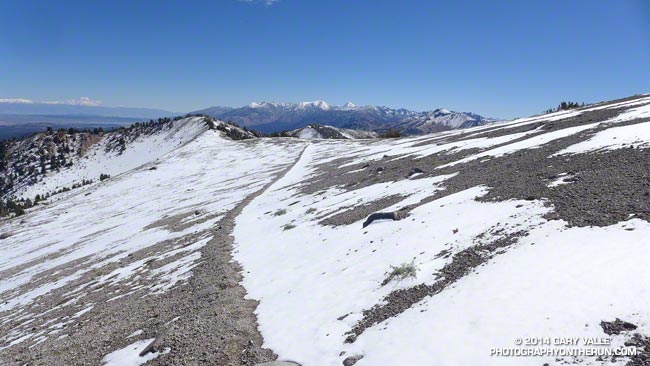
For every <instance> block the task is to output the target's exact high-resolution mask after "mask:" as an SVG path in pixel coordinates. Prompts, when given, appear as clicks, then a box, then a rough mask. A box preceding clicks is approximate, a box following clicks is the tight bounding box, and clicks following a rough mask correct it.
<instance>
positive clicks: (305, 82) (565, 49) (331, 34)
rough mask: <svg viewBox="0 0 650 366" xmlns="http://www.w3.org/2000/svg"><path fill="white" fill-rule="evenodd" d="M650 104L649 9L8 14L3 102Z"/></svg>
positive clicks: (164, 4) (442, 5) (117, 4)
mask: <svg viewBox="0 0 650 366" xmlns="http://www.w3.org/2000/svg"><path fill="white" fill-rule="evenodd" d="M648 92H650V1H642V0H639V1H632V0H627V1H621V0H616V1H602V0H599V1H577V0H572V1H566V0H564V1H549V0H540V1H451V0H450V1H447V2H436V1H424V0H422V1H415V0H414V1H409V0H404V1H397V0H395V1H388V0H341V1H335V0H320V1H315V0H313V1H312V0H279V1H276V2H274V3H273V4H272V5H268V4H266V3H265V2H264V1H263V0H259V1H256V0H252V1H240V0H216V1H208V0H205V1H153V0H151V1H145V0H137V1H119V0H111V1H99V0H97V1H96V0H93V1H87V0H84V1H26V0H0V98H28V99H33V100H38V101H46V100H66V99H72V98H79V97H81V96H88V97H91V98H93V99H98V100H101V101H103V104H104V105H112V106H115V105H123V106H139V107H155V108H163V109H167V110H172V111H179V112H186V111H190V110H195V109H199V108H203V107H207V106H211V105H230V106H240V105H244V104H246V103H249V102H251V101H262V100H267V101H271V100H272V101H288V102H297V101H302V100H326V101H328V102H329V103H331V104H342V103H344V102H345V101H347V100H350V101H352V102H354V103H356V104H379V105H387V106H392V107H406V108H411V109H415V110H429V109H434V108H437V107H445V108H448V109H453V110H460V111H474V112H477V113H480V114H483V115H487V116H495V117H514V116H522V115H529V114H532V113H538V112H540V111H541V110H543V109H545V108H547V107H550V106H554V105H556V104H557V103H558V102H559V101H561V100H563V99H573V100H577V101H586V102H591V101H599V100H605V99H611V98H616V97H624V96H627V95H631V94H635V93H648Z"/></svg>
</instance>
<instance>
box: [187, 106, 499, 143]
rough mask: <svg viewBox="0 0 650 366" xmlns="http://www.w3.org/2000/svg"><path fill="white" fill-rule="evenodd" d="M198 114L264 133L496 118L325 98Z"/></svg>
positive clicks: (425, 126)
mask: <svg viewBox="0 0 650 366" xmlns="http://www.w3.org/2000/svg"><path fill="white" fill-rule="evenodd" d="M195 113H201V114H207V115H210V116H213V117H216V118H220V119H223V120H231V121H233V122H236V123H238V124H240V125H243V126H247V127H250V128H254V129H257V130H260V131H262V132H277V131H281V130H293V129H297V128H302V127H305V126H307V125H309V124H312V123H317V124H320V125H328V126H332V127H337V128H346V129H355V130H367V131H379V132H381V131H386V130H387V129H389V128H394V129H398V130H400V131H401V132H402V133H405V134H412V135H417V134H423V133H429V132H434V131H444V130H450V129H455V128H465V127H471V126H478V125H481V124H485V123H488V122H492V121H494V120H493V119H489V118H484V117H482V116H479V115H477V114H474V113H464V112H450V111H447V110H445V109H437V110H435V111H432V112H414V111H410V110H407V109H394V108H389V107H383V106H357V105H355V104H354V103H352V102H347V103H345V104H344V105H342V106H334V105H330V104H328V103H326V102H324V101H312V102H301V103H276V102H253V103H250V104H248V105H246V106H244V107H241V108H227V107H225V108H224V107H211V108H207V109H204V110H200V111H196V112H195Z"/></svg>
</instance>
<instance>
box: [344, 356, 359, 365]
mask: <svg viewBox="0 0 650 366" xmlns="http://www.w3.org/2000/svg"><path fill="white" fill-rule="evenodd" d="M362 358H363V355H356V356H350V357H348V358H346V359H345V360H343V366H352V365H354V364H355V363H357V362H358V361H359V360H360V359H362Z"/></svg>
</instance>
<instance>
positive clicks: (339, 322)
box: [0, 95, 650, 366]
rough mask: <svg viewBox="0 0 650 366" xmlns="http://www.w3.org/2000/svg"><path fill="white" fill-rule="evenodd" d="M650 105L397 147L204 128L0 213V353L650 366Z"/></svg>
mask: <svg viewBox="0 0 650 366" xmlns="http://www.w3.org/2000/svg"><path fill="white" fill-rule="evenodd" d="M648 108H650V96H649V95H640V96H634V97H630V98H626V99H623V100H617V101H613V102H605V103H599V104H595V105H590V106H586V107H583V108H579V109H575V110H570V111H562V112H557V113H551V114H547V115H542V116H534V117H530V118H522V119H517V120H513V121H507V122H502V123H490V124H485V125H481V126H477V127H471V128H467V129H456V130H448V131H444V132H439V133H435V134H430V135H426V136H417V137H408V138H398V139H365V140H362V139H356V140H354V139H349V140H335V139H314V140H308V139H296V138H264V139H250V140H247V141H232V140H230V139H226V138H224V137H223V136H222V135H221V134H220V133H219V132H218V131H214V130H205V131H203V132H198V129H203V128H205V127H200V128H199V127H198V125H197V131H196V132H197V134H198V135H197V136H196V137H194V138H192V139H191V140H190V141H189V142H188V143H183V144H179V145H182V146H180V147H178V148H176V149H174V150H173V151H170V152H168V153H166V154H164V155H161V156H160V157H157V158H156V159H157V160H155V159H154V160H150V162H149V163H147V164H146V165H144V166H141V167H138V168H136V169H132V170H130V171H127V172H124V173H122V174H119V175H116V176H114V177H112V178H111V179H109V180H105V181H103V182H101V183H98V184H94V185H90V186H85V187H82V188H80V189H78V190H73V191H71V192H67V193H63V194H61V195H59V196H57V197H59V199H57V200H51V202H50V203H49V204H48V205H44V206H43V205H38V206H36V207H34V208H31V209H29V210H28V211H27V213H26V214H25V215H24V216H21V218H18V219H10V220H5V221H3V222H2V224H1V225H0V233H1V234H4V235H1V236H0V237H2V238H3V239H0V249H2V252H3V253H5V254H3V255H2V257H1V258H2V261H0V363H2V364H3V365H4V364H7V365H12V366H13V365H24V364H36V365H46V364H47V365H50V364H53V365H63V364H66V362H68V360H75V361H77V362H76V363H77V364H99V365H102V364H107V363H108V364H110V362H118V361H115V360H127V359H128V360H136V361H138V362H140V361H143V362H144V361H148V362H149V364H150V365H189V364H218V365H222V364H223V365H255V364H257V363H261V362H263V361H270V360H273V359H276V358H277V359H278V360H281V361H292V362H297V363H299V364H300V365H302V366H330V365H331V366H334V365H336V366H340V365H345V366H350V365H355V366H374V365H442V366H446V365H449V366H464V365H467V366H475V365H487V366H492V365H495V366H501V365H517V366H519V365H523V366H526V365H530V366H540V365H544V364H548V365H571V364H579V365H628V366H638V365H647V364H648V363H647V360H648V359H650V311H648V309H647V308H648V307H647V304H648V302H650V292H648V291H647V290H646V287H647V284H648V283H650V271H649V270H648V269H647V259H648V258H650V246H649V245H647V244H648V239H647V237H648V235H650V224H649V222H650V199H649V198H648V197H649V196H650V193H649V192H650V185H649V184H648V177H650V167H649V165H648V164H647V161H648V158H650V135H649V134H648V133H647V129H648V127H647V125H648V123H650V115H648V111H649V109H648ZM440 113H443V114H444V113H446V112H444V111H440ZM188 122H191V121H188ZM450 123H451V122H450ZM187 126H192V124H188V125H187ZM189 131H193V130H192V129H188V133H189V134H190V135H191V133H190V132H189ZM170 141H174V143H175V142H176V141H177V140H175V139H171V140H170ZM143 146H144V145H143ZM147 146H154V145H151V144H150V145H147ZM156 146H157V145H156ZM154 167H155V168H156V169H154V170H152V168H154ZM377 214H380V215H377ZM233 259H234V261H233ZM239 276H241V277H239ZM242 286H243V287H242ZM244 288H245V291H244ZM257 331H259V333H257ZM98 335H100V336H98ZM152 340H153V341H152ZM150 341H151V342H152V343H148V342H150ZM569 342H573V343H569ZM147 344H150V345H151V350H152V352H150V353H146V354H144V355H143V357H140V356H137V354H138V353H139V352H141V351H143V350H145V349H146V348H147ZM88 345H90V346H88ZM616 352H619V353H621V352H622V353H623V354H619V355H618V356H615V353H616Z"/></svg>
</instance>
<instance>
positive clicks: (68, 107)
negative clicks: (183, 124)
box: [0, 99, 182, 120]
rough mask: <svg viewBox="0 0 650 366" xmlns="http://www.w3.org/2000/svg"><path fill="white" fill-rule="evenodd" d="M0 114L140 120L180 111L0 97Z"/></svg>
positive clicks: (174, 114)
mask: <svg viewBox="0 0 650 366" xmlns="http://www.w3.org/2000/svg"><path fill="white" fill-rule="evenodd" d="M0 114H3V115H6V114H15V115H52V116H65V115H70V116H95V117H120V118H137V119H140V120H142V119H149V118H159V117H172V116H177V115H179V114H182V113H174V112H170V111H165V110H162V109H153V108H132V107H105V106H100V105H93V104H72V103H64V102H45V103H41V102H34V101H31V100H28V99H0Z"/></svg>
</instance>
